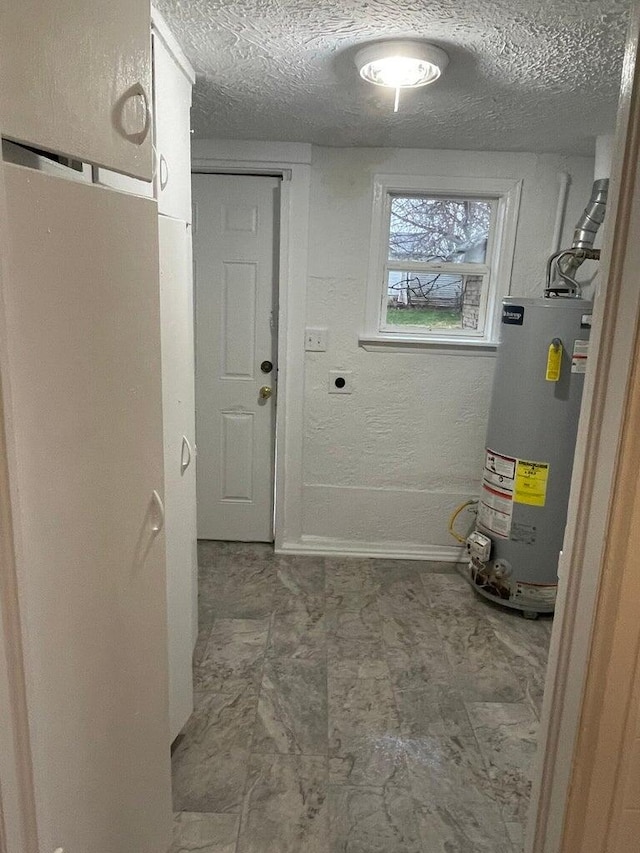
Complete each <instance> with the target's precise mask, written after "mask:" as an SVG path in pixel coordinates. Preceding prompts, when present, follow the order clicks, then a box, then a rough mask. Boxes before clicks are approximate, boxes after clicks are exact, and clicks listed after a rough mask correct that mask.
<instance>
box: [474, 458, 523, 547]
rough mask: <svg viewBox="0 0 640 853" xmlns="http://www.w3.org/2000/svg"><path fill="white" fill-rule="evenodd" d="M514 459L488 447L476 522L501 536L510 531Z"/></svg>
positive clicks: (504, 537)
mask: <svg viewBox="0 0 640 853" xmlns="http://www.w3.org/2000/svg"><path fill="white" fill-rule="evenodd" d="M516 462H517V460H516V459H514V458H513V457H511V456H503V455H502V454H501V453H494V451H493V450H489V449H487V452H486V457H485V463H484V472H483V477H482V494H481V496H480V506H479V507H478V522H479V523H480V525H481V526H482V527H484V529H485V530H486V531H487V532H488V533H493V535H494V536H498V537H499V538H500V539H508V538H509V534H510V533H511V519H512V516H513V486H514V483H515V479H514V478H515V472H516Z"/></svg>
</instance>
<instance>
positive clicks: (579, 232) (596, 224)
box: [572, 178, 609, 249]
mask: <svg viewBox="0 0 640 853" xmlns="http://www.w3.org/2000/svg"><path fill="white" fill-rule="evenodd" d="M608 193H609V179H608V178H601V179H600V180H598V181H594V182H593V188H592V190H591V198H590V199H589V203H588V204H587V206H586V207H585V209H584V213H583V214H582V216H581V217H580V219H579V220H578V223H577V225H576V230H575V231H574V233H573V247H572V248H574V249H591V248H592V246H593V243H594V240H595V238H596V234H597V233H598V229H599V228H600V226H601V225H602V222H603V220H604V214H605V210H606V207H607V195H608Z"/></svg>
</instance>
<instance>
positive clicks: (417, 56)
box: [355, 41, 449, 111]
mask: <svg viewBox="0 0 640 853" xmlns="http://www.w3.org/2000/svg"><path fill="white" fill-rule="evenodd" d="M355 63H356V66H357V68H358V71H359V72H360V76H361V77H362V79H363V80H368V81H369V83H373V84H375V85H376V86H387V87H388V88H390V89H395V90H396V106H395V109H396V111H397V109H398V100H399V97H400V89H417V88H418V87H420V86H427V85H428V84H429V83H434V82H435V81H436V80H437V79H438V77H440V75H441V74H442V72H443V71H444V69H445V68H446V67H447V65H448V63H449V57H448V56H447V54H446V53H445V52H444V50H441V49H440V48H439V47H435V45H432V44H427V43H426V42H421V41H383V42H378V43H377V44H372V45H369V46H368V47H363V48H362V50H359V51H358V52H357V54H356V56H355Z"/></svg>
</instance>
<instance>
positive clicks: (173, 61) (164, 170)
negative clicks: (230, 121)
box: [153, 10, 195, 222]
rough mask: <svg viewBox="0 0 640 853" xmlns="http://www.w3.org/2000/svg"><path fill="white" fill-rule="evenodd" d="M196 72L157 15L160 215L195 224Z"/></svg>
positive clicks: (155, 57)
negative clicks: (193, 120) (192, 115)
mask: <svg viewBox="0 0 640 853" xmlns="http://www.w3.org/2000/svg"><path fill="white" fill-rule="evenodd" d="M194 82H195V76H194V73H193V69H192V68H191V66H190V65H189V63H188V61H187V59H186V58H185V56H184V54H183V53H182V50H181V49H180V46H179V45H178V43H177V42H176V40H175V38H174V37H173V36H172V34H171V32H170V30H169V29H168V28H167V25H166V24H165V22H164V21H163V19H162V17H161V16H160V15H159V14H158V13H157V12H156V11H155V10H154V11H153V97H154V132H155V135H154V144H155V148H156V168H155V177H154V183H155V187H156V193H155V194H156V198H157V199H158V212H159V213H161V214H164V215H166V216H173V217H174V218H175V219H181V220H183V221H184V222H191V125H190V111H191V89H192V86H193V84H194Z"/></svg>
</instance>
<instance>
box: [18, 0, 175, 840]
mask: <svg viewBox="0 0 640 853" xmlns="http://www.w3.org/2000/svg"><path fill="white" fill-rule="evenodd" d="M45 5H47V4H41V6H42V7H44V6H45ZM48 5H52V6H53V5H54V4H48ZM105 8H108V9H109V14H115V13H114V12H113V10H112V7H107V6H105ZM4 173H5V180H6V197H7V198H6V201H7V211H8V221H9V228H8V234H7V243H8V259H7V263H6V265H5V266H4V269H3V272H4V273H5V274H4V275H3V297H4V301H5V306H6V317H7V335H6V340H5V347H3V350H2V355H3V384H5V381H6V384H5V388H7V387H8V386H9V385H10V388H11V394H10V398H8V400H7V401H6V403H7V406H8V408H7V412H6V426H7V434H8V440H9V442H10V448H11V456H12V459H13V460H14V461H13V465H12V471H11V477H12V481H13V492H14V493H15V494H19V501H17V502H16V503H15V505H14V507H13V512H14V522H15V526H16V533H17V544H18V550H17V553H18V558H17V572H18V577H17V582H18V593H19V600H20V610H21V622H22V631H23V647H24V651H23V657H24V670H25V677H26V698H27V707H28V715H29V732H30V739H31V754H32V763H33V778H34V787H35V803H36V816H37V824H38V832H39V845H40V849H41V850H42V851H53V850H55V849H57V848H58V847H63V848H64V849H65V850H68V851H70V853H71V851H92V853H122V851H131V853H133V851H135V853H159V851H163V850H166V849H167V848H168V846H169V843H170V829H171V801H170V766H169V765H170V761H169V748H168V738H169V724H168V710H167V665H166V644H167V628H166V606H167V602H166V586H165V556H164V537H163V533H162V531H161V527H162V503H161V502H162V493H163V441H162V392H161V350H160V306H159V294H158V240H157V233H158V232H157V217H156V206H155V204H154V203H153V202H150V201H146V200H143V199H137V198H133V197H131V196H125V195H124V194H121V193H116V192H112V191H109V190H103V189H101V188H98V187H94V186H91V185H88V184H84V183H80V182H77V181H70V180H65V179H62V178H58V177H53V176H50V175H46V174H43V173H41V172H36V171H34V170H32V169H27V168H24V167H21V166H15V165H8V164H5V165H4ZM5 353H6V360H5ZM154 492H155V494H154Z"/></svg>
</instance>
